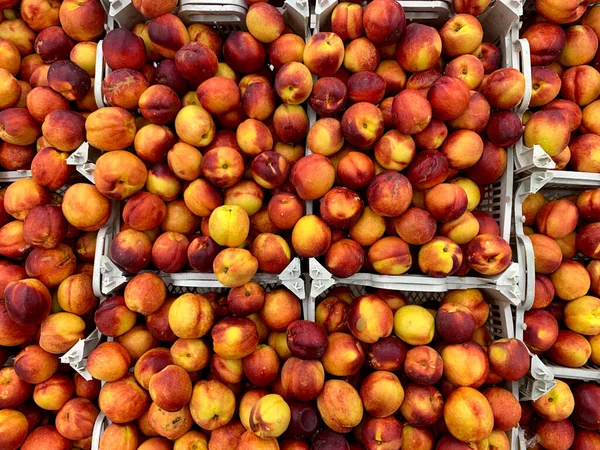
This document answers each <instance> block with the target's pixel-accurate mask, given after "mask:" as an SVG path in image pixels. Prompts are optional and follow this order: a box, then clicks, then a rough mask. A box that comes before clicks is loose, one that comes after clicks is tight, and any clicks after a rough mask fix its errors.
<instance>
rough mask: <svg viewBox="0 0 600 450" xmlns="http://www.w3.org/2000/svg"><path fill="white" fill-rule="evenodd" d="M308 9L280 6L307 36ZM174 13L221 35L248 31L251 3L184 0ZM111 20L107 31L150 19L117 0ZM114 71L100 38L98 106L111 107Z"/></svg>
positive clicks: (294, 2) (299, 4)
mask: <svg viewBox="0 0 600 450" xmlns="http://www.w3.org/2000/svg"><path fill="white" fill-rule="evenodd" d="M308 9H309V8H308V1H307V0H286V2H285V3H284V5H283V7H281V8H280V11H281V12H282V14H283V17H284V18H285V23H286V24H287V25H288V26H289V27H290V28H291V29H292V30H293V31H294V32H295V33H296V34H298V35H299V36H301V37H304V38H306V37H308V35H309V11H308ZM174 13H175V14H177V16H178V17H179V18H180V19H181V21H182V22H183V23H184V24H185V25H186V26H188V25H191V24H193V23H202V24H205V25H210V26H212V27H213V28H215V30H216V31H217V32H219V34H221V35H222V36H224V37H226V36H227V35H229V34H230V33H232V32H234V31H245V30H246V14H247V13H248V4H247V3H246V2H245V0H227V1H224V2H217V1H214V0H187V1H186V0H182V1H181V2H180V4H179V7H178V8H177V9H176V11H174ZM108 20H109V23H108V24H107V30H111V29H113V28H115V27H120V28H127V29H131V28H133V27H134V26H135V25H136V24H138V23H142V22H145V21H146V20H147V19H146V18H145V17H144V16H143V15H142V14H141V13H140V12H139V11H138V10H137V9H135V7H134V6H133V3H132V2H131V0H116V1H111V2H110V10H109V19H108ZM110 72H111V69H110V67H108V65H107V64H105V63H104V56H103V53H102V41H100V42H99V43H98V48H97V51H96V76H95V78H94V96H95V98H96V104H97V105H98V108H103V107H104V106H108V105H107V103H106V102H105V100H104V96H103V95H102V81H103V80H104V77H106V75H108V74H109V73H110ZM82 157H83V155H82Z"/></svg>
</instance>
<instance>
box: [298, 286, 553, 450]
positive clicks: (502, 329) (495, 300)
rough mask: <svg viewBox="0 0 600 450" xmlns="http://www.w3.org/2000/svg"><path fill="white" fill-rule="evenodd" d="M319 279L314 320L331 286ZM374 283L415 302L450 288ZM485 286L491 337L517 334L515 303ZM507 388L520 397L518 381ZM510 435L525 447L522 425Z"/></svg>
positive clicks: (360, 289)
mask: <svg viewBox="0 0 600 450" xmlns="http://www.w3.org/2000/svg"><path fill="white" fill-rule="evenodd" d="M320 281H322V280H312V282H311V292H310V304H309V305H310V306H309V307H310V310H309V316H308V320H312V321H314V320H315V307H316V303H317V302H320V301H321V300H324V299H325V298H326V297H327V294H328V292H329V290H330V289H329V288H327V289H325V290H322V289H321V285H320ZM339 286H343V287H347V288H349V289H350V291H351V292H352V295H354V296H355V297H358V296H360V295H364V294H366V293H368V291H367V287H366V286H361V285H357V284H340V285H339ZM375 287H378V288H383V289H391V290H395V291H400V292H402V293H403V294H404V295H405V296H406V300H407V301H408V303H410V304H415V305H420V304H422V303H425V302H426V301H428V300H436V301H440V300H441V299H442V297H443V295H444V294H445V292H446V291H447V290H444V291H437V292H424V291H423V290H421V288H418V289H415V287H414V286H412V285H410V284H405V285H401V284H396V285H390V286H385V285H381V286H375ZM449 290H454V289H449ZM482 290H483V292H484V295H485V297H486V299H487V300H488V301H489V305H490V314H489V317H488V321H487V323H486V327H487V328H488V330H489V332H490V337H491V338H492V339H494V340H496V339H503V338H514V337H515V329H514V323H515V322H514V317H513V310H514V309H515V308H514V306H511V303H510V301H509V299H508V298H506V297H505V296H504V295H503V294H502V293H501V292H499V291H498V290H495V289H485V288H482ZM506 389H508V390H510V391H511V392H512V393H513V394H514V395H515V397H516V398H517V399H519V398H520V391H519V382H508V383H506ZM542 395H543V394H542ZM509 439H510V442H511V449H513V450H516V449H519V450H525V449H526V447H525V441H524V436H523V433H522V431H521V430H520V428H513V429H512V430H511V431H510V433H509Z"/></svg>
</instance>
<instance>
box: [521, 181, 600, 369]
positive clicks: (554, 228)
mask: <svg viewBox="0 0 600 450" xmlns="http://www.w3.org/2000/svg"><path fill="white" fill-rule="evenodd" d="M523 216H524V225H525V233H526V234H527V235H528V237H529V239H530V240H531V244H532V246H533V253H534V257H535V268H532V269H531V270H535V272H536V275H535V287H531V288H533V289H534V290H535V292H534V299H533V306H532V309H531V311H528V312H526V313H525V319H524V322H525V325H526V329H525V331H524V333H523V340H524V342H525V343H526V344H527V346H528V347H529V349H530V350H531V352H532V353H536V354H540V355H542V354H543V355H545V356H546V357H547V358H549V359H550V360H551V361H552V362H554V363H555V364H557V365H559V366H565V367H582V366H584V365H585V364H587V363H588V360H589V361H590V362H593V363H594V364H600V338H599V336H598V335H600V325H599V323H598V319H597V315H598V314H600V298H598V297H599V296H600V261H599V259H600V253H599V252H598V243H599V242H600V222H599V221H600V189H592V190H587V191H583V192H580V193H579V195H569V196H564V197H560V198H555V199H554V200H550V199H546V198H545V197H544V193H543V192H542V191H538V192H537V193H535V194H531V195H529V196H528V197H527V198H526V199H525V201H524V202H523ZM586 265H587V267H586Z"/></svg>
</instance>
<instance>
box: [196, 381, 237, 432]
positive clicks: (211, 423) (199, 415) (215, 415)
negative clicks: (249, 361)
mask: <svg viewBox="0 0 600 450" xmlns="http://www.w3.org/2000/svg"><path fill="white" fill-rule="evenodd" d="M190 412H191V414H192V417H193V418H194V421H195V422H196V423H197V424H198V426H200V427H201V428H202V429H204V430H208V431H212V430H215V429H217V428H219V427H220V426H223V425H226V424H227V423H229V421H230V420H231V418H232V417H233V414H234V412H235V397H234V395H233V392H232V391H231V389H229V388H228V387H227V386H226V385H224V384H223V383H221V382H220V381H216V380H211V381H199V382H198V383H196V385H195V386H194V390H193V393H192V400H191V401H190Z"/></svg>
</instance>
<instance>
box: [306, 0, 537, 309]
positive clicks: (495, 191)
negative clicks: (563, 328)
mask: <svg viewBox="0 0 600 450" xmlns="http://www.w3.org/2000/svg"><path fill="white" fill-rule="evenodd" d="M337 3H338V2H337V1H336V0H317V3H316V6H315V14H314V16H313V17H311V24H312V25H313V33H317V32H319V31H327V30H329V29H330V27H331V13H332V12H333V9H334V8H335V6H336V5H337ZM400 4H401V5H402V6H403V8H404V10H405V14H406V18H407V21H408V22H410V21H413V22H420V23H424V24H427V25H430V26H437V27H440V26H441V25H443V23H444V22H446V21H447V20H448V19H449V18H450V17H451V16H452V15H453V10H452V2H451V1H449V0H448V1H412V0H401V1H400ZM521 11H522V8H521V2H519V1H518V0H517V1H504V0H498V1H496V2H495V3H493V4H492V5H491V6H490V7H489V8H488V10H487V11H485V12H484V13H483V14H481V15H480V16H479V17H478V19H479V20H480V22H481V23H482V26H483V29H484V40H485V41H488V42H492V43H493V44H495V45H497V46H498V48H500V50H501V52H502V67H512V68H516V69H518V70H522V68H523V67H526V66H527V65H528V64H529V46H528V43H527V41H526V40H524V39H518V26H519V16H520V14H521ZM528 104H529V96H528V94H527V92H526V95H525V97H524V98H523V101H522V102H521V104H520V106H519V107H518V110H519V112H520V114H522V113H523V112H524V111H525V110H526V109H527V106H528ZM308 114H309V123H310V125H311V126H312V125H313V124H314V123H315V122H316V120H317V117H316V113H315V112H314V111H313V110H312V109H311V108H310V107H309V109H308ZM507 150H508V152H507V170H506V171H505V173H504V174H503V176H502V177H501V178H500V180H498V181H497V182H496V183H494V184H492V185H489V186H486V187H485V188H484V190H483V192H482V199H481V202H480V204H479V206H478V209H481V210H484V211H486V212H488V213H490V214H491V215H492V216H493V217H494V218H495V219H496V221H497V223H498V225H499V228H500V234H501V236H502V237H503V238H504V239H505V240H507V241H508V240H509V239H510V233H511V220H512V213H511V208H512V206H511V205H512V192H513V171H512V170H511V168H512V167H513V164H514V163H513V150H512V149H507ZM307 152H309V150H308V149H307ZM318 208H319V207H318V203H317V202H314V203H313V204H312V205H309V206H308V208H307V213H308V214H311V213H314V212H315V211H318ZM518 272H519V270H518V267H517V266H516V264H512V265H511V266H510V267H509V268H508V269H507V270H506V271H505V272H504V273H502V274H500V275H498V276H496V277H489V278H486V277H484V276H479V277H477V276H467V277H448V278H446V279H433V278H431V277H428V276H425V275H401V276H387V275H375V274H371V273H357V274H355V275H353V276H350V277H348V278H343V279H338V278H336V277H334V276H333V275H332V274H331V273H330V272H329V271H328V270H327V269H326V268H325V267H324V265H323V264H322V263H321V262H320V261H319V260H317V259H315V258H311V259H310V260H309V273H310V276H311V277H312V278H313V279H314V280H319V281H320V283H318V286H317V287H316V288H313V289H318V290H321V292H322V290H323V289H326V288H327V287H330V286H332V285H333V284H336V283H349V284H358V285H368V286H374V287H379V286H382V285H384V284H386V283H390V284H394V283H399V286H400V285H401V284H402V283H403V281H401V280H405V282H406V283H410V284H413V285H415V286H420V289H421V290H423V291H427V292H434V291H437V292H440V291H445V290H448V289H461V288H465V287H481V288H486V287H487V288H495V287H497V288H498V289H501V290H502V291H503V293H504V294H505V295H506V297H507V298H508V299H509V300H510V301H511V302H512V303H513V304H515V305H518V304H520V303H521V301H522V293H521V292H520V286H519V279H518V278H519V273H518ZM397 289H401V287H398V288H397Z"/></svg>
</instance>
